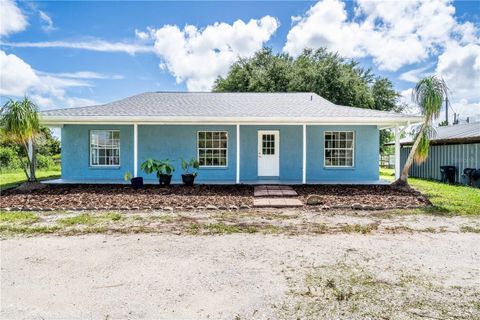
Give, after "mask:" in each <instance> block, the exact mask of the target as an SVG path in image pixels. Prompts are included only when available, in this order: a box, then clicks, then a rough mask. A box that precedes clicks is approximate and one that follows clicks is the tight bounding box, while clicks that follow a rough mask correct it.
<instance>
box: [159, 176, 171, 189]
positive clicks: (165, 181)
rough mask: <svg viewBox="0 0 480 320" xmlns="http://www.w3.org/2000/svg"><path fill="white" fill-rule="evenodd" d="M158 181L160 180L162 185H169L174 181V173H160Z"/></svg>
mask: <svg viewBox="0 0 480 320" xmlns="http://www.w3.org/2000/svg"><path fill="white" fill-rule="evenodd" d="M158 181H159V182H160V185H161V186H169V185H170V182H172V175H171V174H160V175H159V176H158Z"/></svg>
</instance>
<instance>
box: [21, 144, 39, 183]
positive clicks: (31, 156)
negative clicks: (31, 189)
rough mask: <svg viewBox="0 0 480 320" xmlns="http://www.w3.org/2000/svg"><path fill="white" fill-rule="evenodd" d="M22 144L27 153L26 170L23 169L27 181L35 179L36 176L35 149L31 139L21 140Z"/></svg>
mask: <svg viewBox="0 0 480 320" xmlns="http://www.w3.org/2000/svg"><path fill="white" fill-rule="evenodd" d="M23 146H24V148H25V151H26V153H27V165H28V171H27V170H25V174H26V175H27V179H28V181H29V182H35V181H37V177H36V176H35V150H34V146H33V141H32V140H29V141H28V142H25V141H24V142H23Z"/></svg>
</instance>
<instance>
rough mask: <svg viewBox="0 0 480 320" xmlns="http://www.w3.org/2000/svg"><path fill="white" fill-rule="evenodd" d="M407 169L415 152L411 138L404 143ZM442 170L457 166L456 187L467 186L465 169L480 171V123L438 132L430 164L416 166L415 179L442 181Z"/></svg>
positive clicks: (402, 160)
mask: <svg viewBox="0 0 480 320" xmlns="http://www.w3.org/2000/svg"><path fill="white" fill-rule="evenodd" d="M400 145H401V150H400V163H401V168H403V166H404V164H405V161H406V159H407V157H408V154H409V153H410V150H411V145H412V141H411V139H410V138H408V139H404V140H403V141H400ZM440 166H455V183H460V184H466V183H467V180H466V178H465V177H464V175H463V170H464V169H465V168H475V169H480V122H476V123H468V124H458V125H453V126H448V127H438V128H435V132H434V134H433V136H432V137H431V141H430V149H429V153H428V158H427V160H426V161H425V162H424V163H422V164H420V165H417V164H415V163H414V164H413V165H412V167H411V168H410V172H409V175H410V176H411V177H417V178H423V179H435V180H441V172H440Z"/></svg>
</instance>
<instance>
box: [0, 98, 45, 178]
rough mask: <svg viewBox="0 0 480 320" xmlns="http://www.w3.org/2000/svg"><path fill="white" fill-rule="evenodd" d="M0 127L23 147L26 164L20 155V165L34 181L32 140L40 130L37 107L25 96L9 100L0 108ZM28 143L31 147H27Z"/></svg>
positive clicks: (8, 137)
mask: <svg viewBox="0 0 480 320" xmlns="http://www.w3.org/2000/svg"><path fill="white" fill-rule="evenodd" d="M0 127H1V130H2V131H3V132H2V134H4V135H5V137H6V138H7V139H9V140H11V141H13V142H16V143H18V144H19V145H21V146H22V147H23V148H24V149H25V153H26V154H27V165H25V164H24V163H23V157H21V156H20V161H21V162H22V167H23V169H24V172H25V175H26V176H27V178H28V181H30V182H32V181H36V180H37V178H36V176H35V151H34V149H33V148H34V145H33V140H34V137H35V135H36V134H38V132H39V131H40V122H39V118H38V107H37V106H36V105H35V104H34V103H33V102H32V101H30V100H29V99H27V98H26V97H25V98H24V99H23V100H21V101H14V100H9V101H8V102H7V103H5V105H3V107H2V108H1V109H0ZM29 143H30V146H31V148H32V149H29ZM27 168H28V171H27Z"/></svg>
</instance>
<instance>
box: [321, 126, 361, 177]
mask: <svg viewBox="0 0 480 320" xmlns="http://www.w3.org/2000/svg"><path fill="white" fill-rule="evenodd" d="M333 132H336V133H343V132H345V133H352V147H351V148H346V147H345V148H327V147H325V141H326V136H327V133H333ZM355 140H356V139H355V131H353V130H328V131H324V132H323V166H324V167H325V168H354V167H355ZM327 150H351V151H352V165H351V166H350V165H348V166H347V165H343V166H341V165H331V164H330V165H327V164H326V163H327V161H326V160H327Z"/></svg>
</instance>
